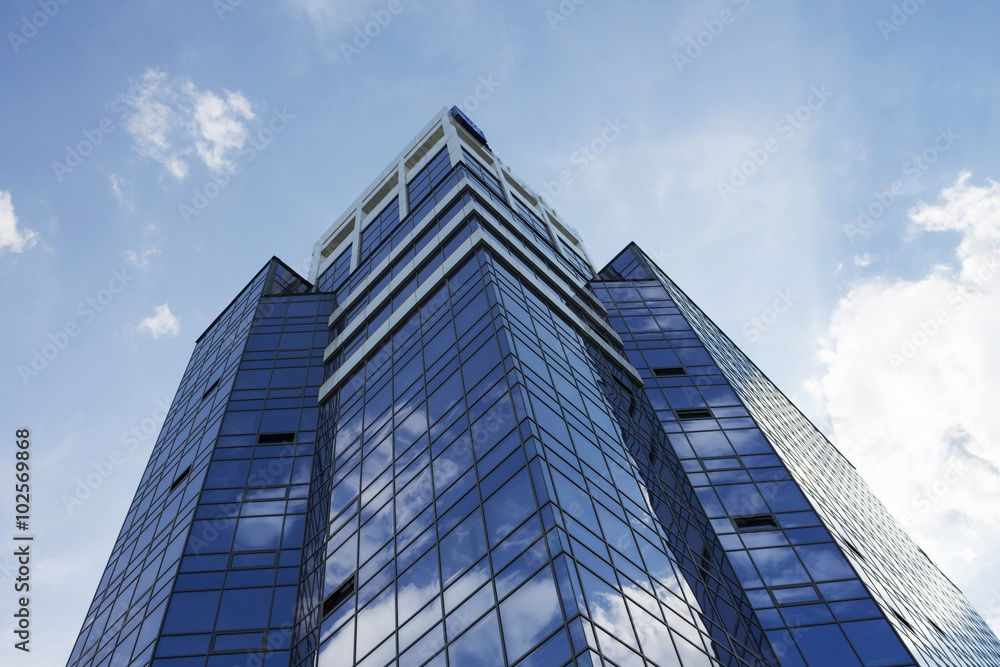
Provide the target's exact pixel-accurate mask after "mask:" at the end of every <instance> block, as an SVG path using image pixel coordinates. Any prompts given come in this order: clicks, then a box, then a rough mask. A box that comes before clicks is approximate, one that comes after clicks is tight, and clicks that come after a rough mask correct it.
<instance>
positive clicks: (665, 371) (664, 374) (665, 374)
mask: <svg viewBox="0 0 1000 667" xmlns="http://www.w3.org/2000/svg"><path fill="white" fill-rule="evenodd" d="M653 375H655V376H656V377H658V378H673V377H679V376H681V375H687V371H686V370H684V368H682V367H681V366H670V367H669V368H654V369H653Z"/></svg>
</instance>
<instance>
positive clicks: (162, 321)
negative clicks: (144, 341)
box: [136, 304, 181, 338]
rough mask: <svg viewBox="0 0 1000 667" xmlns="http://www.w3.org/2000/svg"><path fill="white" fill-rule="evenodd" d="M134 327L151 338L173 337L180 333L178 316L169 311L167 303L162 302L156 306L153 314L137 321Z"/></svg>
mask: <svg viewBox="0 0 1000 667" xmlns="http://www.w3.org/2000/svg"><path fill="white" fill-rule="evenodd" d="M136 329H137V330H138V331H139V332H141V333H145V334H148V335H150V336H152V337H153V338H162V337H164V336H169V337H171V338H173V337H174V336H176V335H177V334H179V333H180V331H181V326H180V321H179V320H178V318H177V317H176V316H175V315H174V314H173V313H171V312H170V307H169V306H167V304H163V305H161V306H157V307H156V312H155V314H153V315H150V316H149V317H146V318H144V319H143V320H142V321H141V322H139V324H138V326H136Z"/></svg>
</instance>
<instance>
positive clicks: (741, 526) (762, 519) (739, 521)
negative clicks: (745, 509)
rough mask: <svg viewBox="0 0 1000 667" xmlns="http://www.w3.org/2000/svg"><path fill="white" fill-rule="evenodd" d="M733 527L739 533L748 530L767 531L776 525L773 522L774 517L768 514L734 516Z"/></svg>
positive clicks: (776, 525) (776, 524)
mask: <svg viewBox="0 0 1000 667" xmlns="http://www.w3.org/2000/svg"><path fill="white" fill-rule="evenodd" d="M733 525H735V526H736V530H738V531H740V532H745V531H750V530H769V529H771V528H777V527H778V523H777V522H776V521H775V520H774V516H772V515H770V514H750V515H748V516H736V517H733Z"/></svg>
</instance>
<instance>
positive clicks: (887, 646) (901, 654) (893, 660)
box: [843, 619, 910, 667]
mask: <svg viewBox="0 0 1000 667" xmlns="http://www.w3.org/2000/svg"><path fill="white" fill-rule="evenodd" d="M843 628H844V632H846V633H847V638H848V639H850V640H851V644H853V645H854V650H856V651H857V652H858V655H860V656H861V660H862V661H863V662H864V664H865V667H886V666H887V665H900V664H903V663H907V662H909V661H910V656H909V654H908V653H907V651H906V649H904V648H903V645H902V644H901V643H900V642H899V639H898V638H897V637H896V633H894V632H893V631H892V628H891V627H889V624H888V623H887V622H886V621H884V620H881V619H880V620H877V621H861V622H858V623H845V624H844V625H843Z"/></svg>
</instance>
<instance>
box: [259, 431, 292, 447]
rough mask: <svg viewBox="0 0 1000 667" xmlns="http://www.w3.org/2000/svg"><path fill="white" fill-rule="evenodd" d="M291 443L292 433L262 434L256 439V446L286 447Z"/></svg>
mask: <svg viewBox="0 0 1000 667" xmlns="http://www.w3.org/2000/svg"><path fill="white" fill-rule="evenodd" d="M293 442H295V434H294V433H264V434H262V435H260V436H259V437H258V438H257V444H258V445H288V444H291V443H293Z"/></svg>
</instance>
